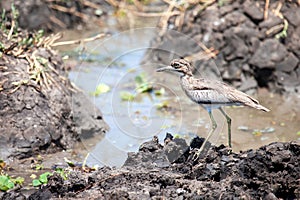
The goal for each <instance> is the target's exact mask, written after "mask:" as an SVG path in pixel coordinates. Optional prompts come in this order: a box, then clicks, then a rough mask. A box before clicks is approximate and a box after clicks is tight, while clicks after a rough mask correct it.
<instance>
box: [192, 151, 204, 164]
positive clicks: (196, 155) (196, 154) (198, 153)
mask: <svg viewBox="0 0 300 200" xmlns="http://www.w3.org/2000/svg"><path fill="white" fill-rule="evenodd" d="M202 151H203V148H202V147H201V148H200V149H196V150H195V153H194V155H193V157H192V160H193V161H194V162H195V161H197V160H198V159H199V158H200V155H201V153H202Z"/></svg>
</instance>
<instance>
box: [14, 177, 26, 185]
mask: <svg viewBox="0 0 300 200" xmlns="http://www.w3.org/2000/svg"><path fill="white" fill-rule="evenodd" d="M11 180H12V181H13V182H14V183H15V184H18V185H22V184H23V183H24V180H25V179H24V178H23V177H20V176H18V177H17V178H14V179H11Z"/></svg>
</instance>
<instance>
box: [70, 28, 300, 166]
mask: <svg viewBox="0 0 300 200" xmlns="http://www.w3.org/2000/svg"><path fill="white" fill-rule="evenodd" d="M155 31H156V29H153V28H143V29H135V30H133V31H126V32H121V33H117V34H113V35H112V36H111V37H108V38H106V39H104V40H102V41H96V42H91V43H88V44H85V45H84V51H83V53H81V54H80V55H79V56H78V60H81V64H80V65H78V66H76V67H75V69H74V70H72V71H71V72H70V74H69V77H70V79H71V80H72V81H73V82H74V83H75V84H76V85H77V86H78V87H79V88H81V89H82V90H83V91H85V92H86V94H87V95H88V96H89V97H90V99H91V101H92V102H93V103H95V105H96V106H97V107H98V108H99V109H100V110H101V112H102V113H103V118H104V120H105V121H106V123H107V124H108V125H109V126H110V130H109V131H108V132H107V133H106V135H105V136H104V137H99V138H91V139H88V140H83V141H82V144H83V147H84V148H85V149H86V150H87V151H88V152H90V154H89V156H88V158H87V164H88V165H90V166H91V165H110V166H121V165H122V164H123V163H124V161H125V160H126V158H127V152H132V151H137V150H138V147H139V145H140V144H141V143H143V142H144V141H148V140H150V139H151V138H152V137H153V136H158V138H159V139H160V141H161V142H163V139H164V137H165V135H166V133H167V132H170V133H172V134H173V135H177V136H178V137H183V138H185V139H187V141H189V140H190V139H192V138H193V137H194V136H196V135H198V136H200V137H205V136H206V134H207V133H208V131H209V129H210V120H209V117H208V114H207V112H206V111H205V110H204V109H202V108H201V107H200V106H198V105H196V104H194V103H193V102H191V101H190V100H189V99H188V98H187V97H186V96H185V94H184V93H183V92H182V90H181V88H180V86H179V77H176V76H175V75H173V74H168V73H156V72H155V69H156V68H157V67H158V66H149V65H141V64H140V63H141V60H142V58H143V56H144V54H145V52H146V50H147V49H148V47H149V42H150V40H151V39H152V38H153V37H154V34H156V33H155ZM97 33H98V32H97V31H95V32H91V33H90V34H91V35H94V34H97ZM85 34H86V33H85ZM86 35H87V34H86ZM75 37H76V35H75ZM77 50H78V49H77ZM86 61H89V62H86ZM141 74H145V77H146V80H147V81H148V82H150V83H151V84H152V85H153V86H154V88H157V89H160V88H162V87H163V88H165V89H166V93H165V94H163V95H160V96H159V95H155V94H154V92H147V93H143V94H139V93H138V92H137V90H136V89H137V88H136V81H135V78H136V77H137V76H140V75H141ZM100 83H104V84H107V85H108V86H109V87H110V91H109V92H107V93H104V94H101V95H99V96H98V97H94V96H92V95H90V93H91V92H93V91H95V88H96V86H97V85H99V84H100ZM124 91H127V92H130V93H132V94H134V95H135V98H134V100H133V101H123V100H122V99H121V96H120V95H121V93H122V92H124ZM255 97H256V98H257V99H258V100H259V101H260V102H261V104H262V105H264V106H266V107H268V108H269V109H271V112H269V113H265V112H261V111H258V110H255V109H251V108H246V107H244V108H240V107H239V108H237V107H229V108H226V112H227V113H228V114H229V116H231V118H232V146H233V151H240V150H247V149H251V148H258V147H260V146H262V145H265V144H268V143H271V142H274V141H283V142H286V141H291V140H299V137H300V136H299V131H300V123H299V122H300V113H299V112H300V111H299V109H298V108H299V106H300V100H299V97H296V96H288V97H282V96H279V95H275V94H271V93H269V92H267V91H266V90H259V92H258V94H257V95H256V96H255ZM162 102H167V103H165V104H166V105H167V106H168V109H166V110H159V109H157V107H158V105H159V104H161V103H162ZM214 116H215V118H216V120H217V124H218V129H217V130H216V132H215V134H214V135H213V137H212V138H211V142H212V143H214V144H222V143H223V144H227V127H226V121H225V119H224V118H223V116H222V115H221V113H220V112H219V111H214ZM297 133H298V134H297Z"/></svg>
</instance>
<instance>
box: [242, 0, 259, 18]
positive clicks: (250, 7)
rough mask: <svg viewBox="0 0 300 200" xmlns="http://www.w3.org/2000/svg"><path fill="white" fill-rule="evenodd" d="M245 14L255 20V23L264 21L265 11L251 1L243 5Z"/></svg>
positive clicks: (248, 0) (247, 0)
mask: <svg viewBox="0 0 300 200" xmlns="http://www.w3.org/2000/svg"><path fill="white" fill-rule="evenodd" d="M243 9H244V12H245V13H246V14H247V15H248V16H249V17H250V18H251V19H252V20H253V21H262V20H263V19H264V13H263V10H261V9H260V8H259V7H257V6H256V4H255V3H253V2H251V1H250V0H246V1H245V2H244V4H243Z"/></svg>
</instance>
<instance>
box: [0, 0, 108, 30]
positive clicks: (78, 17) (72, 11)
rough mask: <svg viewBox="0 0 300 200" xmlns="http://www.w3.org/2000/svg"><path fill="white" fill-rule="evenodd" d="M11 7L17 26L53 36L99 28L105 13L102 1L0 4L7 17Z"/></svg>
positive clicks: (31, 0)
mask: <svg viewBox="0 0 300 200" xmlns="http://www.w3.org/2000/svg"><path fill="white" fill-rule="evenodd" d="M12 3H13V5H14V7H15V9H16V12H15V13H17V15H18V16H20V17H19V18H18V24H19V25H20V27H21V28H23V29H27V30H39V29H42V30H44V31H47V32H56V31H61V30H63V29H70V28H73V29H74V28H77V29H82V28H83V26H85V25H86V24H89V23H91V22H93V24H94V25H95V24H97V25H99V26H101V25H102V24H103V20H104V19H105V16H106V14H107V12H108V10H109V9H108V8H109V4H108V3H106V1H79V0H75V1H63V0H58V1H43V0H28V1H26V2H24V1H22V0H8V1H1V2H0V8H1V10H3V9H4V10H5V11H6V12H7V13H10V12H14V11H12Z"/></svg>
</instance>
